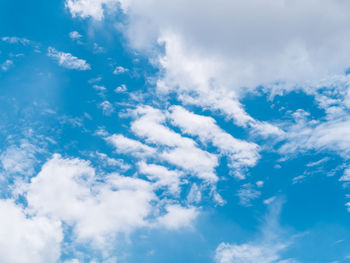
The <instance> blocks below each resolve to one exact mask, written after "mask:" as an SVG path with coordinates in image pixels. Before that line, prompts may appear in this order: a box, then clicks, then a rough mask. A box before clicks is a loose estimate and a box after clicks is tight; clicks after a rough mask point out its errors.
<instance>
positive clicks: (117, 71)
mask: <svg viewBox="0 0 350 263" xmlns="http://www.w3.org/2000/svg"><path fill="white" fill-rule="evenodd" d="M126 72H129V69H127V68H123V67H122V66H117V67H116V68H115V69H114V71H113V74H114V75H118V74H124V73H126Z"/></svg>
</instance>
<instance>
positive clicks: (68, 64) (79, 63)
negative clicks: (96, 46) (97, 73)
mask: <svg viewBox="0 0 350 263" xmlns="http://www.w3.org/2000/svg"><path fill="white" fill-rule="evenodd" d="M47 55H48V56H49V57H52V58H54V59H55V60H57V62H58V64H59V65H60V66H62V67H64V68H68V69H76V70H90V69H91V66H90V65H89V64H88V63H87V62H86V61H85V60H83V59H79V58H77V57H74V56H72V54H70V53H64V52H60V51H58V50H56V49H55V48H53V47H49V48H48V53H47Z"/></svg>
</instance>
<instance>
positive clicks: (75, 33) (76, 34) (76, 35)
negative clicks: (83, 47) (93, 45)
mask: <svg viewBox="0 0 350 263" xmlns="http://www.w3.org/2000/svg"><path fill="white" fill-rule="evenodd" d="M69 37H70V38H71V39H73V40H80V39H81V38H82V37H83V36H82V35H80V34H79V32H78V31H72V32H70V33H69Z"/></svg>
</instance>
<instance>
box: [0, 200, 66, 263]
mask: <svg viewBox="0 0 350 263" xmlns="http://www.w3.org/2000/svg"><path fill="white" fill-rule="evenodd" d="M0 214H1V218H0V258H1V260H2V261H3V262H8V263H31V262H33V263H55V262H57V261H58V259H59V257H60V252H61V251H60V243H61V241H62V238H63V235H62V229H61V224H60V222H58V221H54V220H49V219H47V218H45V217H41V216H28V215H27V214H26V213H25V212H24V210H23V208H22V207H20V206H19V205H16V204H15V202H14V201H13V200H0Z"/></svg>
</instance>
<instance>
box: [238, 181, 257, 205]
mask: <svg viewBox="0 0 350 263" xmlns="http://www.w3.org/2000/svg"><path fill="white" fill-rule="evenodd" d="M237 195H238V197H239V202H240V204H241V205H243V206H251V205H252V204H251V201H253V200H254V199H257V198H259V197H260V195H261V192H260V191H258V190H256V189H254V186H253V185H252V184H251V183H247V184H244V185H242V187H241V188H240V189H239V191H238V193H237Z"/></svg>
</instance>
